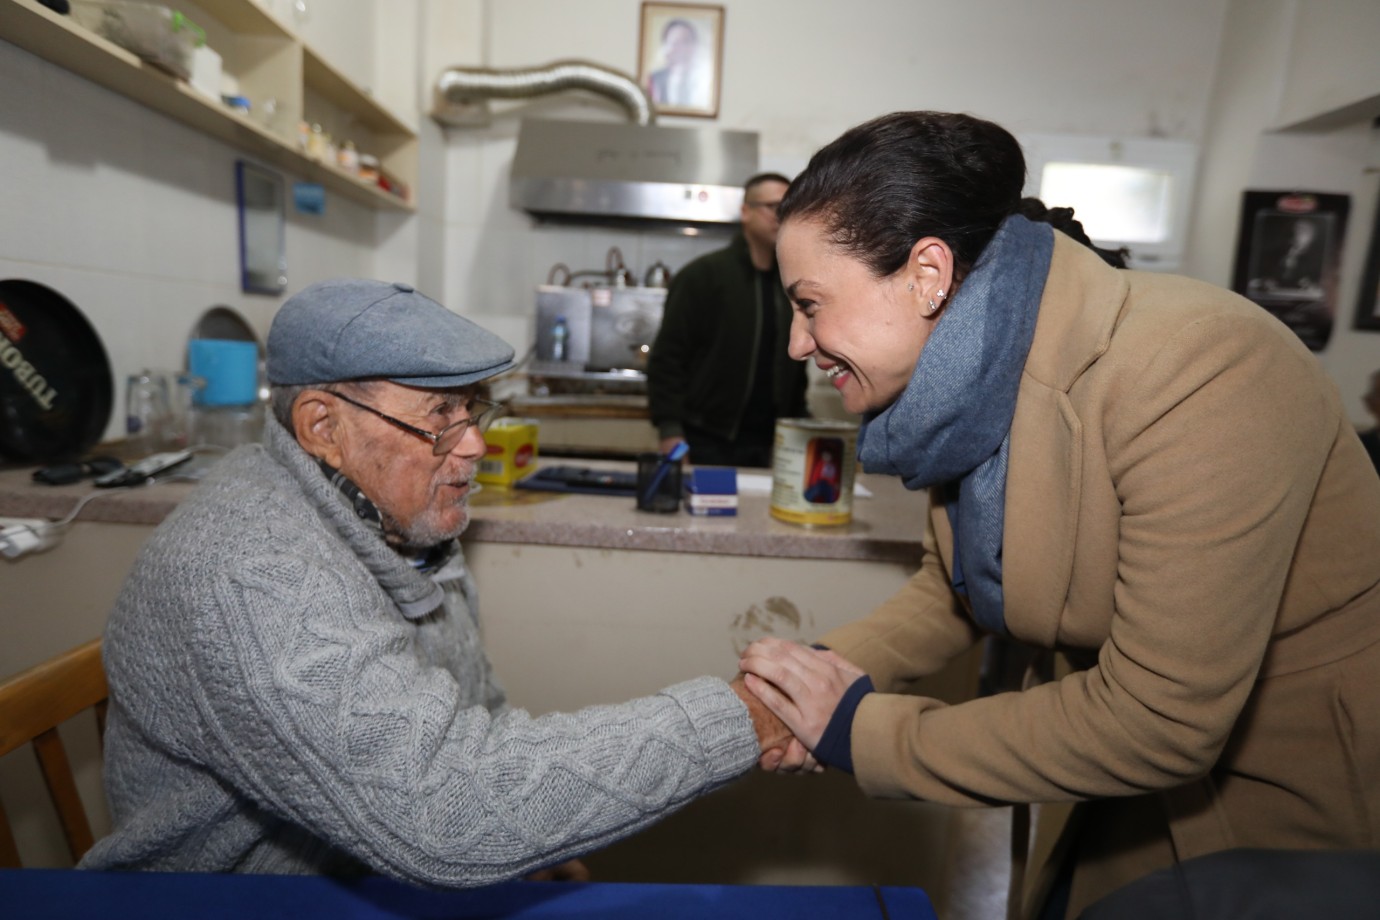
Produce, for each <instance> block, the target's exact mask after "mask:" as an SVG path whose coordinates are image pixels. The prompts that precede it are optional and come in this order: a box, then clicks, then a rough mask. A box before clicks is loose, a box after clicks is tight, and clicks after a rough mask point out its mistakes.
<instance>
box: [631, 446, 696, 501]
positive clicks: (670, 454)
mask: <svg viewBox="0 0 1380 920" xmlns="http://www.w3.org/2000/svg"><path fill="white" fill-rule="evenodd" d="M689 452H690V445H689V444H687V443H686V442H684V441H680V442H679V443H677V444H676V446H675V447H673V448H671V449H670V450H668V451H667V452H666V453H665V455H663V456H662V458H661V462H660V463H658V464H657V466H656V473H655V474H654V475H653V476H652V481H651V482H650V483H648V484H647V489H646V491H644V492H643V493H642V504H644V505H650V504H651V503H652V496H653V495H655V494H656V490H657V489H659V488H661V481H662V480H663V479H665V478H666V474H667V473H668V472H670V470H671V464H672V463H675V462H676V461H678V460H680V459H681V458H682V457H684V456H685V455H686V454H688V453H689Z"/></svg>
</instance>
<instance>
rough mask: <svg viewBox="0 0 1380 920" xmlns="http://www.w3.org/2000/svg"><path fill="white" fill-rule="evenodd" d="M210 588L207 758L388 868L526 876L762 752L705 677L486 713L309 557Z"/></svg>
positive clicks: (466, 880)
mask: <svg viewBox="0 0 1380 920" xmlns="http://www.w3.org/2000/svg"><path fill="white" fill-rule="evenodd" d="M217 594H218V597H217V598H216V601H217V603H216V604H215V605H212V606H211V607H210V608H209V609H211V610H213V611H215V613H214V614H213V615H214V616H215V617H217V618H218V619H219V622H215V623H212V624H208V626H207V627H206V628H205V629H204V633H205V635H204V636H203V640H204V641H202V642H200V643H199V644H198V646H199V647H198V649H197V650H196V652H195V657H194V661H195V663H196V665H195V666H196V667H197V669H198V670H199V671H200V673H199V674H197V675H196V678H197V679H196V681H195V687H196V688H197V689H196V691H195V692H196V693H197V694H198V699H197V706H198V708H199V710H200V711H201V714H202V718H203V719H204V721H205V723H206V726H207V728H206V730H205V731H206V735H207V738H208V739H209V741H210V743H209V744H208V745H206V748H205V753H204V754H199V755H198V756H204V757H206V758H207V759H208V760H210V761H211V763H210V764H209V767H210V768H211V769H213V770H214V771H216V772H217V774H218V775H220V776H221V777H222V778H223V781H224V782H227V783H229V784H231V785H233V786H235V787H236V788H237V789H238V790H239V791H240V792H241V794H243V795H245V796H246V797H248V798H250V799H251V800H253V801H254V802H255V803H256V804H258V805H259V807H261V808H263V809H264V810H266V811H267V812H269V813H271V814H274V815H277V816H279V817H281V818H283V819H284V820H286V821H289V822H291V823H293V824H296V825H298V826H301V827H303V828H305V829H306V830H308V831H309V832H310V833H312V834H313V835H315V836H317V837H319V838H320V839H322V840H324V841H327V842H329V843H330V844H331V845H333V846H335V847H337V848H339V849H342V850H344V851H346V852H348V853H350V854H351V855H353V856H354V857H355V858H357V859H359V860H361V861H362V862H364V863H365V864H367V865H369V866H371V867H372V868H374V869H375V870H377V871H381V872H384V873H386V874H389V875H393V876H396V877H401V878H404V879H408V880H412V881H416V882H422V883H429V884H438V885H450V886H468V885H481V884H487V883H492V882H497V881H500V880H504V879H509V878H514V877H517V876H520V875H522V874H525V873H527V872H529V871H531V870H533V869H535V868H539V867H541V866H543V865H549V864H552V863H555V862H558V861H561V860H564V859H568V858H571V857H573V856H576V855H578V854H580V853H584V852H587V851H589V850H592V849H595V848H597V847H599V846H602V845H605V844H608V843H610V842H612V841H613V840H615V839H617V838H619V837H621V836H625V835H627V834H629V833H632V832H633V831H635V830H637V829H639V828H641V827H644V826H646V825H648V824H650V823H652V822H653V821H655V820H657V819H659V818H661V817H664V816H665V815H667V814H668V813H670V812H671V811H672V810H674V809H676V808H677V807H679V806H681V805H684V804H685V803H686V802H688V801H689V800H690V799H691V798H693V797H694V796H696V795H698V794H700V793H703V792H706V791H708V790H711V789H713V788H716V787H717V786H719V785H721V784H723V783H726V782H727V781H729V780H731V779H733V778H735V777H737V776H738V775H739V774H741V773H743V772H744V771H746V770H747V769H748V768H749V767H751V766H752V764H753V763H754V762H755V761H756V758H757V756H758V754H759V750H758V745H757V741H756V736H755V734H754V732H753V728H752V724H751V720H750V718H749V716H748V713H747V710H746V708H745V707H744V706H743V705H742V703H741V702H740V701H739V700H738V698H737V697H736V695H735V694H734V693H733V691H732V690H731V689H729V687H728V686H727V685H726V684H725V683H724V682H723V681H721V680H717V679H712V678H700V679H697V680H692V681H688V682H686V683H682V684H677V685H675V686H672V687H668V688H666V689H665V690H662V691H661V692H659V693H657V694H655V695H652V696H649V697H645V698H642V699H637V700H633V701H631V702H628V703H624V704H621V705H612V706H595V707H590V708H587V709H583V710H580V711H578V712H575V713H569V714H551V715H544V716H541V717H533V716H531V715H530V714H528V713H527V712H525V711H522V710H516V709H504V710H500V711H499V712H497V713H493V712H490V711H489V710H488V708H486V705H485V703H486V700H485V699H484V697H485V694H486V693H488V692H490V691H488V690H487V689H486V682H485V681H480V680H476V681H472V682H470V685H468V686H467V685H465V684H464V683H463V682H462V681H458V680H457V679H456V678H455V677H454V676H452V675H451V673H450V672H448V671H447V670H445V669H444V668H440V667H427V666H424V665H423V664H422V663H420V662H419V661H418V659H417V657H416V655H415V654H413V653H412V652H411V649H410V647H409V641H410V636H409V634H408V630H407V626H406V624H405V623H404V622H402V621H401V620H400V619H399V618H398V617H397V616H396V614H393V613H392V612H391V611H388V610H386V609H384V610H381V609H380V605H382V604H386V602H384V601H383V600H382V596H381V595H380V594H378V593H377V592H374V591H369V590H363V589H362V586H361V585H360V583H359V582H358V581H354V582H352V581H350V579H349V577H348V576H346V575H342V574H340V573H338V572H337V571H333V570H329V569H328V568H327V567H326V566H323V565H322V564H320V563H319V562H317V561H315V560H311V559H307V558H303V557H302V556H294V555H291V554H290V553H287V552H278V553H273V554H264V555H260V556H257V557H254V558H251V559H248V560H245V561H244V562H243V563H241V564H239V565H237V566H236V567H235V569H234V571H233V572H232V573H231V574H230V575H227V576H223V577H222V578H221V579H220V581H219V583H218V585H217ZM477 666H478V662H476V667H477Z"/></svg>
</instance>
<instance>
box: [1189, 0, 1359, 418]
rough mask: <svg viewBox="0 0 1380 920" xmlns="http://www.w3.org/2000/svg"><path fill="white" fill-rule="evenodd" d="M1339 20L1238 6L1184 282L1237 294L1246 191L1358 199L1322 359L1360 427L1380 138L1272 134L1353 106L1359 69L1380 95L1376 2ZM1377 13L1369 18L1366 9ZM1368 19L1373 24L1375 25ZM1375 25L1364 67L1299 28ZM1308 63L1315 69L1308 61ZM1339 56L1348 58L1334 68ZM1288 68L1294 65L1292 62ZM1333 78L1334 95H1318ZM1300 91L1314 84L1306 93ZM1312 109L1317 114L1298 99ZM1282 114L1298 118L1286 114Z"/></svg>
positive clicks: (1225, 49)
mask: <svg viewBox="0 0 1380 920" xmlns="http://www.w3.org/2000/svg"><path fill="white" fill-rule="evenodd" d="M1308 9H1309V12H1310V13H1316V12H1317V11H1318V10H1319V9H1326V10H1327V11H1328V14H1329V15H1332V16H1334V17H1335V18H1333V19H1331V20H1328V19H1327V17H1320V16H1316V15H1312V16H1305V15H1300V14H1301V12H1302V10H1303V8H1302V7H1300V5H1299V4H1298V3H1297V2H1296V0H1231V2H1230V4H1229V7H1228V12H1227V28H1226V29H1225V30H1224V32H1223V40H1222V47H1221V52H1220V54H1219V55H1218V72H1217V80H1216V83H1215V85H1214V87H1213V92H1212V95H1211V102H1210V105H1209V119H1208V126H1207V130H1206V131H1205V133H1204V137H1203V157H1202V166H1201V172H1200V175H1199V183H1198V189H1199V194H1198V202H1197V207H1196V212H1195V214H1194V221H1193V230H1192V234H1191V237H1190V240H1189V243H1190V245H1189V248H1188V254H1187V258H1186V260H1185V274H1189V275H1193V276H1194V277H1197V278H1202V279H1203V280H1205V281H1210V282H1212V283H1213V284H1220V285H1223V286H1230V284H1231V280H1232V278H1231V276H1232V269H1233V264H1234V259H1235V253H1236V246H1237V236H1238V222H1239V220H1240V214H1241V193H1242V192H1243V191H1244V190H1245V189H1247V188H1250V189H1300V190H1306V191H1314V192H1334V193H1340V194H1344V195H1351V196H1352V198H1351V214H1350V217H1349V219H1348V224H1347V232H1346V237H1345V239H1344V241H1343V258H1342V270H1341V284H1340V287H1339V290H1338V293H1337V303H1336V317H1335V321H1334V324H1333V329H1332V337H1331V339H1330V340H1329V342H1328V345H1327V347H1326V348H1325V349H1324V350H1323V351H1321V352H1319V353H1318V359H1319V361H1320V362H1321V363H1322V365H1323V367H1324V368H1325V369H1326V370H1327V372H1328V373H1329V374H1330V375H1331V376H1332V378H1333V380H1334V381H1336V383H1337V386H1338V388H1339V389H1340V391H1341V393H1342V397H1343V399H1344V400H1345V405H1346V407H1347V411H1348V414H1349V415H1350V416H1351V419H1352V421H1353V422H1354V423H1355V424H1357V425H1358V426H1365V427H1369V426H1370V425H1372V424H1374V420H1373V419H1372V418H1371V417H1370V416H1369V415H1368V413H1367V412H1366V410H1365V407H1364V406H1363V405H1362V403H1361V395H1362V394H1363V393H1365V392H1366V390H1367V389H1368V388H1369V382H1370V381H1369V378H1370V375H1371V374H1372V373H1373V372H1374V371H1375V370H1377V369H1380V333H1375V332H1362V331H1357V330H1355V329H1353V328H1352V322H1353V318H1354V316H1355V312H1356V301H1357V298H1358V297H1359V294H1360V285H1361V273H1362V268H1363V265H1362V260H1363V259H1364V256H1365V252H1366V247H1367V245H1368V244H1369V242H1370V231H1371V227H1372V226H1374V219H1375V207H1376V201H1377V198H1378V197H1380V195H1378V194H1377V193H1378V192H1380V172H1376V167H1380V131H1376V130H1375V129H1373V128H1371V127H1370V119H1369V118H1360V119H1355V120H1351V121H1349V122H1343V123H1342V124H1340V125H1338V126H1335V127H1328V128H1318V129H1316V130H1313V131H1295V132H1275V131H1272V130H1271V129H1272V128H1273V126H1275V125H1277V124H1280V123H1281V122H1282V121H1286V120H1299V119H1300V118H1302V117H1304V116H1303V113H1305V112H1309V113H1312V114H1318V113H1322V112H1325V111H1327V109H1325V108H1323V106H1327V105H1337V106H1345V105H1348V104H1350V103H1352V102H1354V101H1355V99H1356V98H1358V97H1359V96H1360V95H1361V94H1362V93H1363V92H1364V91H1363V90H1362V89H1361V88H1360V87H1363V86H1365V85H1367V84H1366V82H1365V79H1364V78H1357V77H1356V76H1355V74H1356V72H1357V70H1358V69H1359V70H1361V71H1365V70H1366V69H1367V68H1369V69H1370V72H1371V76H1370V77H1369V79H1370V83H1369V86H1370V92H1371V93H1372V94H1377V93H1380V73H1377V72H1376V70H1375V68H1376V67H1377V66H1380V64H1377V60H1380V59H1378V58H1377V56H1376V55H1375V54H1374V51H1373V49H1374V48H1375V46H1376V42H1377V41H1378V40H1380V16H1375V15H1371V13H1374V12H1375V11H1380V6H1377V5H1376V4H1375V0H1333V2H1330V3H1328V4H1327V6H1326V7H1325V8H1320V7H1317V6H1312V7H1309V8H1308ZM1366 10H1368V11H1370V13H1365V14H1363V11H1366ZM1367 15H1369V17H1370V18H1369V20H1367V19H1366V16H1367ZM1367 21H1369V23H1370V25H1369V26H1368V27H1365V28H1361V27H1359V26H1358V28H1360V30H1361V31H1362V32H1363V33H1366V32H1367V29H1368V42H1369V46H1370V48H1371V49H1372V50H1371V51H1370V52H1369V53H1368V54H1367V55H1366V56H1365V58H1364V60H1356V59H1355V57H1356V56H1355V54H1348V52H1347V49H1346V47H1340V48H1338V47H1334V48H1325V47H1321V46H1318V45H1316V44H1315V43H1313V42H1312V40H1311V38H1310V39H1309V40H1307V41H1305V40H1303V39H1300V38H1299V29H1300V28H1301V26H1300V24H1301V23H1307V28H1308V29H1309V30H1310V31H1309V33H1308V35H1310V36H1311V35H1313V34H1315V33H1317V32H1319V31H1322V30H1324V29H1325V26H1326V25H1328V23H1329V22H1330V23H1331V24H1333V25H1336V24H1338V23H1342V24H1351V25H1355V24H1357V23H1358V22H1359V23H1364V22H1367ZM1310 54H1311V59H1310V57H1309V55H1310ZM1334 55H1339V56H1340V57H1336V58H1335V59H1334ZM1286 62H1287V63H1286ZM1321 75H1326V77H1327V78H1331V79H1332V80H1333V81H1334V83H1333V87H1332V92H1331V93H1328V92H1325V91H1324V90H1322V89H1320V88H1319V84H1320V83H1321V81H1322V80H1323V79H1324V77H1323V76H1321ZM1300 82H1302V83H1303V84H1305V85H1304V86H1303V87H1300V85H1299V84H1300ZM1309 94H1311V98H1313V99H1314V104H1315V107H1314V108H1311V109H1305V108H1301V107H1300V103H1299V102H1298V100H1299V99H1300V98H1306V97H1309ZM1285 111H1289V112H1292V113H1293V114H1292V115H1290V116H1287V117H1286V116H1285V115H1284V114H1282V113H1284V112H1285Z"/></svg>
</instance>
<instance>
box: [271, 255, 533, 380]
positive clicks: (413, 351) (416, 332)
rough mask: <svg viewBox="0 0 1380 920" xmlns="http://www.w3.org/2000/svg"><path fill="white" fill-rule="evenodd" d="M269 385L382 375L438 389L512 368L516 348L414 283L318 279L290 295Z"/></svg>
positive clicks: (276, 336)
mask: <svg viewBox="0 0 1380 920" xmlns="http://www.w3.org/2000/svg"><path fill="white" fill-rule="evenodd" d="M267 351H268V362H267V363H268V368H267V369H268V382H269V383H273V384H279V385H289V386H290V385H295V384H309V383H333V382H335V381H340V380H359V379H362V378H365V377H383V378H385V379H387V380H391V381H393V382H394V383H402V384H406V385H408V386H414V387H428V388H433V389H440V388H442V387H461V386H468V385H469V384H471V383H478V382H479V381H481V380H483V379H485V378H486V377H492V376H493V375H494V374H499V373H502V372H503V371H506V370H508V369H509V368H511V367H512V366H513V347H512V346H511V345H509V344H508V343H507V342H505V341H503V340H502V339H500V338H499V337H498V336H496V335H494V334H493V333H492V332H490V331H488V330H487V329H484V328H482V327H480V326H477V325H475V324H474V323H472V322H470V321H469V320H467V319H465V318H464V317H463V316H460V315H458V314H455V313H452V312H451V311H449V310H447V309H446V308H445V307H443V306H441V305H440V304H439V303H437V302H436V301H434V300H432V299H431V298H430V297H427V296H426V295H425V294H420V293H418V292H417V291H416V290H414V289H413V288H412V287H411V286H410V285H407V284H402V283H389V282H386V281H367V280H364V279H359V278H337V279H334V280H331V281H319V282H317V283H316V284H313V285H310V286H308V287H305V288H303V289H302V290H301V291H298V292H297V293H296V294H294V295H293V296H291V297H289V298H288V299H287V301H286V302H284V304H283V306H282V307H281V308H280V309H279V310H278V315H277V316H275V317H274V318H273V326H272V327H271V328H270V329H269V331H268V349H267Z"/></svg>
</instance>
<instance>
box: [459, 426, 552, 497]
mask: <svg viewBox="0 0 1380 920" xmlns="http://www.w3.org/2000/svg"><path fill="white" fill-rule="evenodd" d="M484 443H485V444H486V445H487V446H488V450H487V451H486V452H485V454H484V459H483V460H480V461H479V472H478V473H476V474H475V477H474V478H475V479H477V480H479V481H480V482H484V483H488V484H490V485H496V486H506V485H511V484H512V483H514V482H516V481H517V480H519V479H521V478H522V477H524V476H526V475H527V474H528V473H531V472H533V471H534V470H536V468H537V420H536V419H532V418H501V419H498V420H497V421H496V422H494V423H493V424H492V425H491V426H489V430H488V431H486V432H485V433H484Z"/></svg>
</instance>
